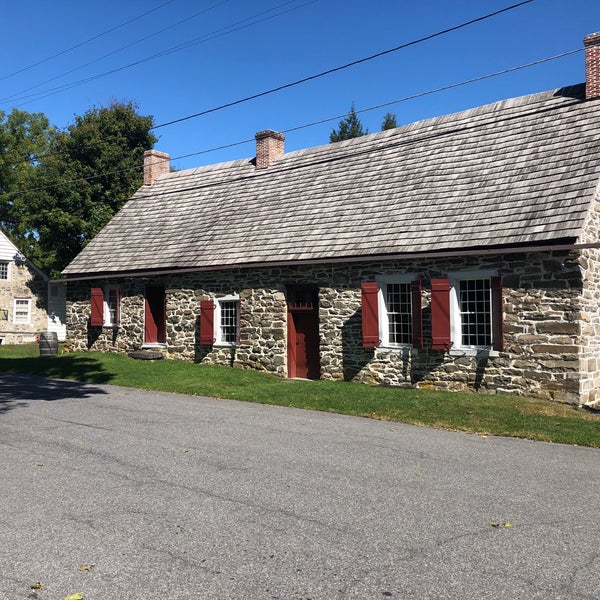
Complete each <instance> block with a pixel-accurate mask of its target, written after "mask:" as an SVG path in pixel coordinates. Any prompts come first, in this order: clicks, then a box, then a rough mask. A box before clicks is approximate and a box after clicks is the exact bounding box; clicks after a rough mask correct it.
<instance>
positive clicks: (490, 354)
mask: <svg viewBox="0 0 600 600" xmlns="http://www.w3.org/2000/svg"><path fill="white" fill-rule="evenodd" d="M448 355H449V356H456V357H461V356H475V357H477V358H497V357H498V356H500V352H498V350H492V349H491V348H451V349H450V350H449V351H448Z"/></svg>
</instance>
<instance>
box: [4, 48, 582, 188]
mask: <svg viewBox="0 0 600 600" xmlns="http://www.w3.org/2000/svg"><path fill="white" fill-rule="evenodd" d="M583 50H584V48H578V49H576V50H568V51H566V52H563V53H562V54H556V55H554V56H550V57H548V58H541V59H539V60H536V61H533V62H529V63H525V64H522V65H519V66H516V67H510V68H508V69H503V70H501V71H495V72H494V73H488V74H486V75H480V76H478V77H473V78H471V79H466V80H463V81H459V82H457V83H451V84H449V85H446V86H442V87H438V88H434V89H431V90H427V91H424V92H419V93H417V94H412V95H410V96H404V97H403V98H398V99H397V100H391V101H389V102H384V103H382V104H378V105H376V106H371V107H368V108H362V109H359V110H355V112H356V113H357V114H362V113H365V112H369V111H372V110H377V109H379V108H382V107H386V106H391V105H393V104H400V103H402V102H407V101H409V100H414V99H416V98H422V97H424V96H428V95H430V94H436V93H439V92H443V91H446V90H450V89H454V88H458V87H461V86H464V85H468V84H471V83H476V82H479V81H483V80H485V79H490V78H492V77H498V76H500V75H506V74H508V73H513V72H515V71H519V70H521V69H527V68H530V67H534V66H536V65H540V64H543V63H547V62H550V61H552V60H557V59H559V58H564V57H566V56H571V55H573V54H577V53H579V52H583ZM348 114H349V113H344V114H342V115H337V116H335V117H327V118H326V119H321V120H319V121H313V122H311V123H305V124H303V125H298V126H296V127H290V128H288V129H283V130H282V131H281V133H290V132H292V131H298V130H300V129H306V128H308V127H314V126H316V125H321V124H323V123H328V122H330V121H336V120H338V119H340V118H344V117H346V116H348ZM254 141H255V139H254V138H249V139H246V140H240V141H237V142H232V143H230V144H224V145H221V146H215V147H213V148H208V149H205V150H200V151H198V152H191V153H189V154H182V155H180V156H173V157H171V160H173V161H175V160H181V159H184V158H190V157H192V156H200V155H202V154H208V153H210V152H216V151H218V150H225V149H228V148H233V147H235V146H241V145H243V144H248V143H251V142H254ZM44 156H46V155H44ZM44 156H43V157H41V158H44ZM138 168H139V167H129V168H127V169H118V170H115V171H108V172H104V173H96V174H94V175H88V176H86V177H78V178H77V179H69V180H65V181H60V182H57V183H53V184H51V185H47V186H41V187H37V188H28V189H25V190H19V191H18V192H11V193H7V194H3V196H17V195H22V194H25V193H29V192H39V191H44V190H47V189H52V188H55V187H58V186H60V185H67V184H70V183H75V182H80V181H89V180H92V179H98V178H100V177H107V176H109V175H117V174H119V173H126V172H130V171H134V170H137V169H138ZM0 197H1V196H0Z"/></svg>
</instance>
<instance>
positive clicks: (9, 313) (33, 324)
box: [0, 261, 48, 344]
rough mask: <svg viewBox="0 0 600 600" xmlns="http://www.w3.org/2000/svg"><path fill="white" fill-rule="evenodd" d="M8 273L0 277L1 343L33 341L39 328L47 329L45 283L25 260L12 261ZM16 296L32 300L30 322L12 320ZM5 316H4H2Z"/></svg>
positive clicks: (40, 329)
mask: <svg viewBox="0 0 600 600" xmlns="http://www.w3.org/2000/svg"><path fill="white" fill-rule="evenodd" d="M8 273H9V278H8V279H2V280H0V310H2V315H0V339H1V340H2V341H3V343H4V344H21V343H23V342H31V341H34V340H35V339H36V336H37V335H38V333H39V332H40V331H46V329H47V328H48V312H47V299H48V289H47V287H48V284H47V282H46V280H45V279H43V278H42V277H41V276H40V275H38V274H37V273H36V272H35V271H34V270H33V269H32V268H31V267H29V265H28V264H27V262H25V261H23V262H19V263H17V262H14V261H13V262H11V263H10V264H9V269H8ZM15 298H23V299H29V300H30V301H31V304H30V306H31V315H30V320H29V323H14V300H15ZM4 311H6V312H4ZM4 316H6V319H4V318H1V317H4Z"/></svg>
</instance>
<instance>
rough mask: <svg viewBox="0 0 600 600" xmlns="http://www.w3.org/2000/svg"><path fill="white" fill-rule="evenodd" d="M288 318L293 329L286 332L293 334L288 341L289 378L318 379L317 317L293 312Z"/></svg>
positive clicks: (312, 314) (316, 315) (308, 313)
mask: <svg viewBox="0 0 600 600" xmlns="http://www.w3.org/2000/svg"><path fill="white" fill-rule="evenodd" d="M289 316H290V318H291V319H292V321H293V327H290V329H289V330H288V332H290V331H293V332H294V333H295V335H294V336H293V338H292V339H290V340H289V343H290V346H291V348H290V351H289V352H288V361H289V364H290V369H289V371H290V376H291V377H302V378H303V379H319V377H320V370H321V369H320V361H319V315H318V313H315V312H293V313H291V314H290V315H289ZM294 338H295V339H294Z"/></svg>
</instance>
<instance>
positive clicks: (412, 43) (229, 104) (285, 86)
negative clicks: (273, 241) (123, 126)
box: [152, 0, 534, 129]
mask: <svg viewBox="0 0 600 600" xmlns="http://www.w3.org/2000/svg"><path fill="white" fill-rule="evenodd" d="M533 1H534V0H524V1H523V2H519V3H517V4H513V5H511V6H507V7H506V8H502V9H500V10H496V11H494V12H491V13H488V14H487V15H483V16H481V17H477V18H476V19H471V20H470V21H465V22H464V23H460V24H459V25H455V26H454V27H449V28H447V29H443V30H442V31H438V32H436V33H432V34H430V35H427V36H424V37H422V38H419V39H416V40H412V41H410V42H406V43H405V44H401V45H400V46H396V47H395V48H390V49H388V50H383V51H382V52H377V53H376V54H372V55H371V56H366V57H364V58H360V59H358V60H354V61H352V62H349V63H346V64H345V65H341V66H339V67H334V68H332V69H328V70H327V71H321V72H320V73H316V74H315V75H309V76H308V77H304V78H302V79H298V80H296V81H292V82H291V83H286V84H283V85H280V86H278V87H275V88H271V89H270V90H266V91H264V92H259V93H258V94H254V95H252V96H246V97H245V98H240V99H239V100H234V101H232V102H227V103H226V104H221V105H220V106H215V107H213V108H208V109H206V110H203V111H201V112H198V113H195V114H193V115H187V116H186V117H180V118H179V119H173V120H172V121H167V122H166V123H161V124H160V125H155V126H154V127H153V128H152V129H160V128H161V127H167V126H169V125H174V124H175V123H182V122H183V121H188V120H189V119H195V118H196V117H201V116H203V115H207V114H210V113H213V112H217V111H220V110H223V109H225V108H230V107H232V106H236V105H237V104H242V103H244V102H248V101H250V100H255V99H256V98H261V97H263V96H268V95H269V94H274V93H275V92H280V91H281V90H285V89H288V88H291V87H294V86H296V85H300V84H302V83H306V82H307V81H313V80H315V79H319V78H320V77H324V76H325V75H331V74H332V73H336V72H338V71H342V70H343V69H348V68H349V67H354V66H356V65H359V64H362V63H365V62H367V61H370V60H374V59H375V58H380V57H381V56H385V55H387V54H391V53H392V52H397V51H398V50H403V49H404V48H408V47H409V46H415V45H416V44H421V43H422V42H426V41H428V40H431V39H434V38H436V37H439V36H442V35H445V34H447V33H450V32H452V31H457V30H459V29H462V28H464V27H468V26H469V25H473V24H475V23H479V22H481V21H485V20H486V19H490V18H492V17H495V16H497V15H500V14H502V13H505V12H507V11H509V10H513V9H515V8H519V7H520V6H524V5H525V4H529V3H531V2H533Z"/></svg>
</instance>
